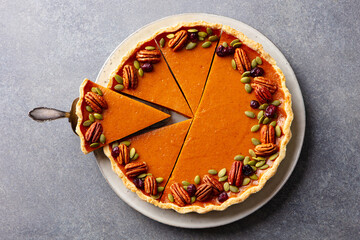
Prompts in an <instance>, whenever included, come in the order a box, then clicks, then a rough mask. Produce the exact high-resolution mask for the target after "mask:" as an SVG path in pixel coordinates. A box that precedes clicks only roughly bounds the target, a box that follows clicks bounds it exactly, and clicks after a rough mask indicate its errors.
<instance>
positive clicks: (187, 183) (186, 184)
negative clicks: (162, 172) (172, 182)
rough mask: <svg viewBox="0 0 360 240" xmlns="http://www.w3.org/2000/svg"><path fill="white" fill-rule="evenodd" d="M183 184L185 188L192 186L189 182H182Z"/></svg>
mask: <svg viewBox="0 0 360 240" xmlns="http://www.w3.org/2000/svg"><path fill="white" fill-rule="evenodd" d="M181 183H182V185H184V186H189V185H190V183H189V182H188V181H182V182H181Z"/></svg>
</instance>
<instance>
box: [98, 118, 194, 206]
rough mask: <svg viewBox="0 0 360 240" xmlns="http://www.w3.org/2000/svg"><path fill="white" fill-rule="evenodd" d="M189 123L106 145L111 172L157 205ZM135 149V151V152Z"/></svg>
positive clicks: (105, 151)
mask: <svg viewBox="0 0 360 240" xmlns="http://www.w3.org/2000/svg"><path fill="white" fill-rule="evenodd" d="M190 123H191V120H186V121H183V122H179V123H175V124H172V125H169V126H166V127H163V128H159V129H156V130H154V131H151V132H147V133H144V134H141V135H138V136H135V137H131V138H128V139H125V140H123V141H121V142H120V141H117V142H114V143H113V144H110V145H106V146H105V147H104V148H103V149H104V153H105V155H106V156H107V157H108V158H109V159H110V160H111V165H112V168H113V170H114V172H115V173H116V174H117V175H118V176H119V177H120V178H121V179H122V180H123V182H124V184H125V185H126V186H127V187H128V188H129V189H131V191H133V192H136V193H137V194H138V196H139V197H140V198H141V199H144V200H146V201H148V202H151V203H153V204H155V205H158V202H159V201H158V200H157V199H158V198H159V196H160V195H161V192H162V190H163V189H164V186H165V184H166V182H167V181H168V179H169V176H170V174H171V171H172V169H173V167H174V164H175V161H176V159H177V157H178V154H179V152H180V149H181V147H182V145H183V142H184V139H185V136H186V133H187V132H188V129H189V126H190ZM135 149H136V150H135Z"/></svg>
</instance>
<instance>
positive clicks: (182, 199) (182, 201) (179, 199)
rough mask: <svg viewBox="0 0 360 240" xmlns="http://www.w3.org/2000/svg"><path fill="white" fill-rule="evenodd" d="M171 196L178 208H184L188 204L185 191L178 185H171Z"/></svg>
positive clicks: (188, 198)
mask: <svg viewBox="0 0 360 240" xmlns="http://www.w3.org/2000/svg"><path fill="white" fill-rule="evenodd" d="M170 191H171V194H172V195H173V196H174V200H175V203H177V204H178V205H179V206H180V207H183V206H185V205H186V204H189V203H190V200H191V199H190V196H189V194H188V193H187V192H186V191H185V189H184V188H183V187H182V186H181V185H180V183H173V184H172V185H171V186H170Z"/></svg>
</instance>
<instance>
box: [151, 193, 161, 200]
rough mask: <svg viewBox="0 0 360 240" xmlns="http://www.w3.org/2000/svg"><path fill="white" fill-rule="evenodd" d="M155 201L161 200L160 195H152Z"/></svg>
mask: <svg viewBox="0 0 360 240" xmlns="http://www.w3.org/2000/svg"><path fill="white" fill-rule="evenodd" d="M150 196H151V197H152V198H153V199H155V200H156V199H159V197H160V195H159V194H156V195H150Z"/></svg>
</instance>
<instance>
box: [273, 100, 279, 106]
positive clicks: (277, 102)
mask: <svg viewBox="0 0 360 240" xmlns="http://www.w3.org/2000/svg"><path fill="white" fill-rule="evenodd" d="M271 104H272V105H275V106H279V105H280V104H281V102H280V100H275V101H273V102H272V103H271Z"/></svg>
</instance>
